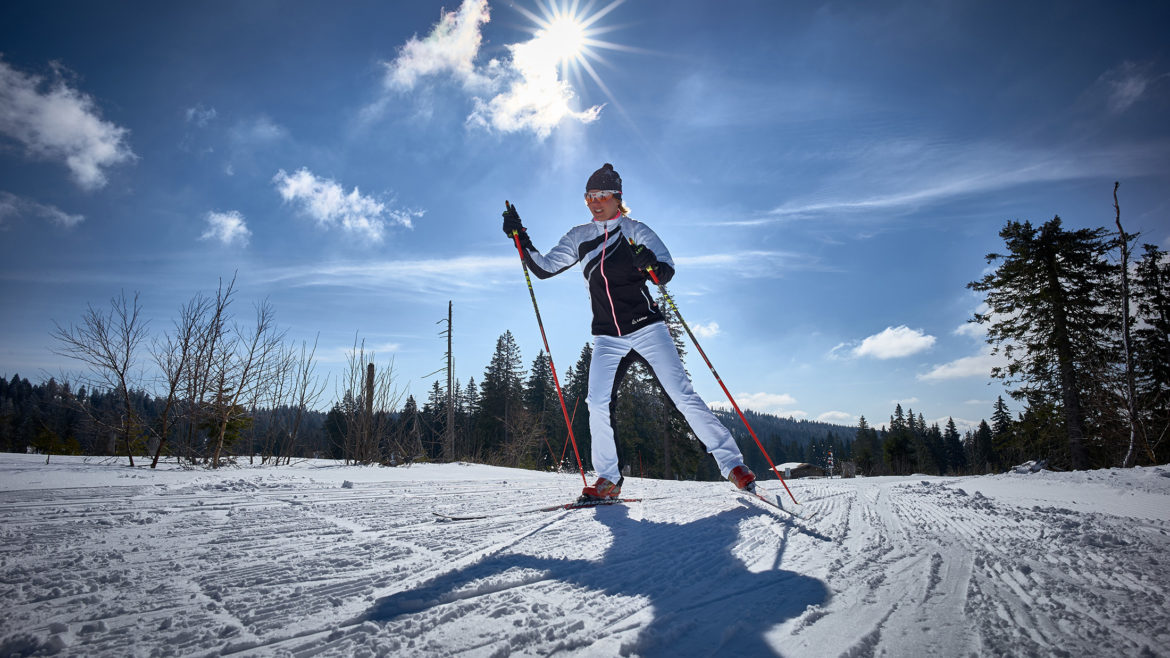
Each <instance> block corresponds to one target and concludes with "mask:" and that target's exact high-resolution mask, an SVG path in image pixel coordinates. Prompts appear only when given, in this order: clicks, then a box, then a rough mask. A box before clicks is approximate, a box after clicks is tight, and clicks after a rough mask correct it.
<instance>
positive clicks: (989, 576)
mask: <svg viewBox="0 0 1170 658" xmlns="http://www.w3.org/2000/svg"><path fill="white" fill-rule="evenodd" d="M143 461H144V462H145V460H143ZM771 485H772V487H773V489H774V490H775V489H776V488H778V483H776V482H772V483H771ZM580 486H581V478H580V476H579V475H564V474H545V473H533V472H528V471H514V470H506V469H498V468H491V467H485V466H476V465H467V464H447V465H421V466H414V467H410V468H396V469H395V468H358V467H344V466H339V465H336V464H333V463H328V462H305V463H300V464H296V465H293V466H289V467H279V468H273V467H244V466H241V467H231V468H224V469H221V470H219V471H214V472H213V471H206V470H182V469H178V468H176V467H175V466H173V465H170V466H167V467H165V468H160V469H159V470H157V471H151V470H150V469H147V468H143V467H138V468H133V469H132V468H129V467H128V466H126V465H125V460H122V461H120V462H103V461H99V460H94V459H89V460H84V459H82V458H68V457H53V458H52V462H51V464H49V465H47V466H46V465H44V457H42V456H32V455H13V454H0V528H2V530H0V532H2V533H3V535H2V536H3V541H2V543H0V600H2V601H3V610H2V612H0V655H3V656H11V655H17V656H19V655H50V654H59V655H86V656H124V655H139V656H152V655H160V656H161V655H234V654H239V655H277V656H310V655H336V656H363V655H366V656H373V655H410V656H441V655H451V654H457V655H467V656H506V655H527V656H545V655H551V654H556V655H566V656H573V655H584V656H619V655H621V656H680V655H681V656H706V655H738V656H760V655H764V656H767V655H784V656H883V655H884V656H921V655H944V656H968V655H1036V656H1050V655H1069V656H1088V655H1093V656H1101V655H1106V656H1141V655H1151V656H1159V655H1163V656H1164V655H1170V600H1168V596H1170V467H1157V468H1138V469H1132V470H1124V471H1123V470H1109V471H1092V472H1077V473H1059V474H1058V473H1049V472H1041V473H1036V474H1029V475H1025V474H1010V475H997V476H985V477H968V478H937V477H926V476H914V477H885V478H859V479H853V480H823V479H822V480H798V481H794V482H792V483H791V486H792V489H793V491H794V493H795V494H796V496H797V498H798V499H799V500H801V502H802V503H803V507H804V508H805V509H806V510H807V511H808V512H815V516H814V517H813V518H812V519H811V520H810V521H808V522H807V527H801V525H800V524H799V522H796V523H794V522H786V521H785V520H783V519H781V518H779V517H777V516H776V515H774V514H772V513H769V512H768V511H765V510H763V509H760V508H758V507H756V506H755V505H754V504H753V503H750V502H748V501H746V500H744V499H743V498H741V497H740V496H737V495H735V494H734V493H732V492H731V491H730V487H729V485H725V484H721V483H687V482H664V481H656V480H640V479H632V478H631V479H627V483H626V487H625V491H624V493H625V494H627V495H630V496H638V497H642V498H644V499H645V500H644V502H641V503H631V504H629V505H625V506H613V507H607V508H600V509H585V510H571V511H560V512H547V513H533V514H503V515H501V516H496V517H493V518H489V519H482V520H473V521H442V520H440V519H439V518H438V517H436V516H434V515H433V514H432V512H433V511H440V512H449V513H456V512H467V511H475V510H483V511H490V512H491V513H498V512H504V511H506V510H523V509H528V508H531V507H534V506H540V505H544V504H550V503H556V502H560V501H566V500H570V499H572V498H574V497H575V496H576V495H577V493H578V492H579V490H580Z"/></svg>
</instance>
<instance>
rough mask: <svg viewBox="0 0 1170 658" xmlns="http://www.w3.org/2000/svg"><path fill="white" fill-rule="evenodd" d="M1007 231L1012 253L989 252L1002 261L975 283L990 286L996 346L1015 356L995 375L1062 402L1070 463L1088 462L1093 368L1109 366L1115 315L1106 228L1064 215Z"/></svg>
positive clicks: (987, 319)
mask: <svg viewBox="0 0 1170 658" xmlns="http://www.w3.org/2000/svg"><path fill="white" fill-rule="evenodd" d="M999 235H1000V237H1001V238H1003V240H1004V242H1005V244H1006V246H1007V253H1005V254H997V253H992V254H989V255H988V256H987V261H988V262H989V263H993V262H995V261H1001V262H1000V264H999V266H998V268H997V269H996V271H995V272H993V273H991V274H988V275H987V276H985V277H984V278H983V279H981V280H979V281H973V282H971V283H969V284H968V286H967V287H968V288H971V289H972V290H975V291H978V292H982V293H985V301H986V303H987V306H988V308H989V311H988V312H987V313H977V314H976V315H975V321H976V322H979V323H981V324H987V325H988V331H987V341H988V343H990V344H991V345H993V346H994V349H993V352H994V353H1002V354H1003V355H1004V356H1006V357H1007V359H1008V365H1007V366H1005V367H997V368H994V369H993V370H992V376H993V377H997V378H1000V379H1004V380H1005V381H1007V382H1008V383H1009V384H1015V385H1017V386H1018V387H1019V388H1017V389H1016V390H1014V391H1012V392H1011V393H1012V395H1013V397H1017V398H1026V397H1027V396H1029V395H1040V396H1044V397H1047V398H1051V399H1052V400H1054V401H1056V402H1058V403H1059V405H1060V407H1061V409H1062V411H1063V419H1064V428H1063V434H1064V436H1065V438H1066V443H1067V457H1066V459H1067V463H1068V464H1069V465H1071V466H1072V467H1073V468H1085V467H1086V466H1088V464H1089V451H1088V448H1089V446H1088V445H1086V443H1087V440H1088V439H1087V436H1088V431H1089V428H1088V427H1087V421H1088V418H1089V416H1090V412H1089V409H1087V408H1086V406H1085V399H1086V397H1088V396H1089V395H1090V391H1089V390H1088V389H1089V388H1090V387H1092V386H1093V385H1094V383H1095V382H1094V381H1093V378H1092V377H1091V376H1085V374H1086V373H1100V372H1102V370H1103V364H1104V362H1105V361H1107V353H1108V349H1109V344H1110V341H1109V336H1108V333H1107V331H1108V328H1109V326H1110V323H1111V322H1112V321H1113V318H1112V317H1110V316H1109V314H1108V313H1107V311H1106V309H1107V308H1108V306H1109V303H1108V302H1109V300H1110V299H1111V298H1112V295H1111V289H1112V285H1111V282H1112V277H1111V274H1112V272H1111V269H1110V268H1111V266H1110V265H1109V263H1108V262H1107V261H1106V259H1105V256H1106V254H1107V252H1108V250H1109V246H1110V242H1109V241H1108V240H1106V231H1105V229H1100V228H1099V229H1082V230H1078V231H1066V230H1064V229H1063V228H1062V226H1061V220H1060V218H1059V217H1056V218H1054V219H1052V220H1051V221H1049V222H1047V223H1045V224H1044V225H1043V226H1041V227H1040V228H1039V229H1035V228H1033V227H1032V225H1031V224H1030V223H1029V222H1024V223H1020V222H1015V221H1012V222H1008V223H1007V225H1006V226H1005V227H1004V228H1003V230H1001V231H1000V234H999ZM1098 383H1099V382H1098Z"/></svg>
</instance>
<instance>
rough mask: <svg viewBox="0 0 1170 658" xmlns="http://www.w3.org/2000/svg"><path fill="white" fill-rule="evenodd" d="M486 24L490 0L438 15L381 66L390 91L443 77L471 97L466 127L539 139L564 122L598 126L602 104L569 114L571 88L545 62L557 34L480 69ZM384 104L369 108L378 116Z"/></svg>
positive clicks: (511, 49) (517, 46) (538, 37)
mask: <svg viewBox="0 0 1170 658" xmlns="http://www.w3.org/2000/svg"><path fill="white" fill-rule="evenodd" d="M490 20H491V17H490V12H489V9H488V3H487V0H464V1H463V3H462V4H461V5H460V7H459V9H458V10H456V11H452V12H445V13H443V15H442V17H441V18H440V20H439V22H438V23H437V24H436V25H435V26H434V27H433V28H432V30H431V32H430V34H428V35H427V36H426V37H424V38H421V39H420V38H418V37H417V36H416V37H413V38H411V39H410V40H409V41H407V42H406V43H405V44H404V45H403V46H402V48H401V49H400V51H399V53H398V57H397V58H395V59H394V60H393V61H391V62H388V63H386V64H385V66H386V76H385V78H384V81H383V86H384V88H385V89H386V91H387V92H390V93H402V92H408V91H410V90H412V89H414V88H415V87H416V86H417V85H419V84H420V83H421V81H422V80H423V79H425V78H429V77H439V78H442V77H447V78H450V79H451V80H453V81H455V82H456V83H458V84H459V85H460V86H461V87H462V89H463V90H464V91H465V92H466V93H467V94H468V95H469V96H468V102H469V103H470V104H471V106H472V110H471V112H470V114H469V115H468V117H467V123H468V125H472V126H477V127H482V128H488V129H494V130H498V131H501V132H524V131H528V132H532V133H535V134H536V135H537V136H539V137H541V138H544V137H547V136H548V135H549V134H551V132H552V130H553V129H554V128H555V127H556V126H557V125H559V124H560V123H561V122H562V121H564V120H566V119H568V120H574V121H578V122H581V123H590V122H593V121H596V120H597V118H598V116H599V114H600V112H601V107H600V106H593V107H589V108H586V109H584V110H574V109H572V107H571V105H572V102H573V100H574V99H575V98H576V94H575V92H574V91H573V88H572V86H571V85H570V84H569V83H568V82H566V81H565V80H563V79H561V77H560V73H559V70H558V68H557V64H558V62H557V60H556V58H553V57H549V56H548V51H549V44H548V41H549V40H550V39H554V38H556V36H555V34H552V33H549V32H544V31H539V32H537V34H535V35H534V36H533V38H532V39H529V40H528V41H524V42H520V43H513V44H505V47H506V48H507V50H508V53H509V56H508V57H507V58H505V59H502V60H500V59H491V60H489V61H487V62H486V63H482V64H481V63H479V62H478V60H479V49H480V46H481V44H482V42H483V34H482V31H481V30H482V28H483V26H484V25H486V24H487V23H488V22H489V21H490ZM386 105H387V102H386V99H385V98H383V99H382V100H381V101H379V102H378V103H376V104H375V105H374V106H372V107H371V108H367V112H366V113H365V114H366V115H367V116H370V115H375V114H378V113H380V112H381V111H382V110H383V109H384V108H385V107H386Z"/></svg>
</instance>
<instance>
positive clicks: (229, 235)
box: [199, 210, 252, 247]
mask: <svg viewBox="0 0 1170 658" xmlns="http://www.w3.org/2000/svg"><path fill="white" fill-rule="evenodd" d="M251 236H252V232H251V231H249V230H248V225H247V223H246V222H244V216H243V215H241V214H240V213H239V211H236V210H229V211H228V212H209V213H207V230H206V231H204V233H203V235H202V236H200V238H199V239H201V240H218V241H219V242H220V243H222V244H223V245H224V246H230V245H233V244H238V245H240V246H242V247H246V246H248V238H250V237H251Z"/></svg>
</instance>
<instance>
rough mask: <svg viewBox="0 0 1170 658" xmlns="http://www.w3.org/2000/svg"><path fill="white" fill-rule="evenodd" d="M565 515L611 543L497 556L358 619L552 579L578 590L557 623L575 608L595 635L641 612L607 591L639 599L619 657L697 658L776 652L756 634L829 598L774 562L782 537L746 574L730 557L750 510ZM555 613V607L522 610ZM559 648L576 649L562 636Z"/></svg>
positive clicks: (384, 618) (617, 509) (387, 600)
mask: <svg viewBox="0 0 1170 658" xmlns="http://www.w3.org/2000/svg"><path fill="white" fill-rule="evenodd" d="M573 513H574V514H596V516H597V520H598V521H600V522H601V523H602V524H604V525H605V526H607V527H608V529H609V535H610V536H609V537H606V535H605V533H600V532H599V533H595V534H593V535H591V538H592V539H593V540H595V541H611V544H610V546H609V548H608V550H607V551H606V552H605V554H604V556H603V557H602V558H601V559H600V560H584V559H569V558H551V557H535V556H531V555H523V554H517V553H507V554H501V555H495V556H491V557H488V558H486V559H484V560H482V561H480V562H477V563H475V564H472V565H469V566H467V567H464V568H462V569H457V570H455V571H451V572H448V573H445V574H443V575H441V576H437V577H435V578H433V579H431V580H429V581H427V582H425V583H423V584H421V585H420V586H418V587H417V588H415V589H412V590H407V591H403V592H397V593H395V594H392V595H390V596H386V597H383V598H381V599H378V600H377V601H375V602H374V605H373V606H372V607H371V608H370V610H369V611H368V612H367V613H366V615H365V616H364V618H363V619H364V620H366V621H375V622H389V621H392V620H395V619H398V618H400V617H404V616H405V615H410V614H412V613H417V612H423V611H426V610H429V609H432V608H434V607H436V606H439V605H443V604H453V607H454V606H458V604H459V603H461V602H468V603H470V602H473V601H475V600H476V599H477V598H478V597H481V596H484V595H486V594H490V593H493V592H498V591H502V590H505V589H508V588H509V587H515V586H518V585H524V584H528V583H533V582H545V581H548V580H555V581H559V582H563V583H569V584H572V585H575V586H577V587H578V588H580V589H581V590H583V591H581V592H580V593H579V594H577V595H576V596H579V597H580V599H581V600H580V601H578V602H573V603H568V602H567V603H566V604H565V607H566V608H568V607H571V608H573V609H572V610H566V611H565V612H566V618H565V622H566V624H565V625H566V626H567V625H569V624H568V622H571V621H572V620H573V618H575V617H578V616H581V615H582V614H584V615H589V616H592V617H593V618H594V619H596V620H601V621H603V622H604V623H603V626H602V627H600V628H598V629H597V630H596V631H587V632H593V633H594V634H595V635H597V637H598V639H600V638H601V637H604V636H606V635H609V633H608V632H606V630H607V629H614V630H616V629H620V628H622V626H623V619H624V618H625V617H627V616H630V615H633V614H634V613H636V612H638V611H639V609H637V608H635V607H634V606H631V605H630V604H629V602H628V601H627V600H622V599H617V600H614V599H610V598H609V597H610V596H618V597H637V598H640V599H642V600H644V601H645V605H646V607H647V608H649V609H650V612H651V614H652V615H653V621H651V622H650V623H649V624H645V625H643V628H642V631H641V632H640V633H639V634H638V636H637V639H636V640H634V641H633V642H629V641H627V642H625V643H624V644H623V646H622V649H623V650H622V653H623V654H624V655H630V654H631V653H632V654H637V655H643V656H657V655H661V656H680V655H681V656H696V655H699V656H702V655H716V654H723V653H724V652H725V651H728V652H732V653H733V654H734V655H742V656H774V655H779V654H778V653H777V652H776V651H775V650H774V649H772V648H771V647H770V646H769V645H768V642H767V641H766V639H765V638H764V633H765V632H766V631H767V630H768V629H770V628H772V627H773V626H775V625H777V624H779V623H781V622H783V621H785V620H788V619H792V618H794V617H796V616H797V615H799V614H800V613H802V612H804V610H805V609H806V608H807V607H808V606H810V605H817V604H822V603H824V602H826V601H827V600H828V598H829V590H828V588H826V587H825V584H824V583H822V582H821V581H819V580H817V579H815V578H810V577H808V576H803V575H800V574H798V573H795V572H792V571H785V570H783V569H780V568H778V565H779V564H780V562H781V558H782V556H783V554H784V551H785V550H786V549H787V548H788V540H787V539H783V540H782V543H781V546H780V547H779V551H778V552H776V553H774V554H772V551H773V550H774V549H773V548H771V547H757V548H755V549H754V550H757V551H759V550H767V551H769V554H770V556H771V557H770V561H769V562H768V563H767V564H765V565H762V567H760V568H762V569H763V570H761V571H758V572H752V571H749V570H748V568H747V566H746V565H745V563H744V561H743V559H742V558H741V557H738V556H736V555H734V554H733V553H732V549H733V548H734V547H735V546H736V543H737V540H738V534H739V523H738V522H739V521H741V520H743V519H745V518H749V517H750V516H752V515H753V514H758V512H753V511H749V510H747V509H743V508H736V509H731V510H727V511H724V512H721V513H719V514H716V515H713V516H708V517H704V518H701V519H697V520H695V521H692V522H690V523H681V524H680V523H660V522H654V521H646V520H634V519H630V518H629V509H628V508H626V507H624V506H614V507H608V508H598V509H597V510H585V511H580V512H573ZM750 551H751V549H747V550H746V552H748V553H750ZM510 570H512V571H513V573H512V574H510V576H511V577H509V575H504V574H505V572H508V571H510ZM525 570H535V572H537V573H538V574H539V575H534V574H533V571H525ZM472 583H475V585H474V586H470V585H471V584H472ZM581 610H583V611H585V612H584V613H582V612H581ZM623 611H624V612H623ZM557 613H558V610H557V609H556V608H555V607H553V608H551V609H549V610H544V611H542V612H539V613H538V612H535V611H534V612H531V613H529V614H532V615H545V616H552V615H555V614H557ZM457 615H458V613H455V614H454V615H451V616H457ZM630 623H635V622H630ZM517 630H519V629H517ZM576 635H579V633H577V634H576ZM499 639H504V638H503V637H501V638H499ZM566 640H567V638H566ZM562 648H584V647H581V646H576V647H573V646H572V643H571V642H568V646H565V647H562Z"/></svg>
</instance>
